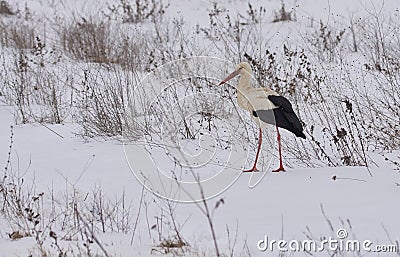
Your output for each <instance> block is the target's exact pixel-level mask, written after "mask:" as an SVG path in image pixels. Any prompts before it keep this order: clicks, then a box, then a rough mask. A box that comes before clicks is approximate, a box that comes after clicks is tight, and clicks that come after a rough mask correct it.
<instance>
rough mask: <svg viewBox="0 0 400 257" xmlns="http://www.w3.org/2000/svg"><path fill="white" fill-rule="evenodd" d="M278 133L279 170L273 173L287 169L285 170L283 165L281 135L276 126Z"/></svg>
mask: <svg viewBox="0 0 400 257" xmlns="http://www.w3.org/2000/svg"><path fill="white" fill-rule="evenodd" d="M276 132H277V133H278V151H279V168H277V169H276V170H273V171H272V172H279V171H285V168H283V163H282V148H281V134H280V133H279V129H278V126H276Z"/></svg>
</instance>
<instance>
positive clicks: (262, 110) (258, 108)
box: [218, 62, 306, 172]
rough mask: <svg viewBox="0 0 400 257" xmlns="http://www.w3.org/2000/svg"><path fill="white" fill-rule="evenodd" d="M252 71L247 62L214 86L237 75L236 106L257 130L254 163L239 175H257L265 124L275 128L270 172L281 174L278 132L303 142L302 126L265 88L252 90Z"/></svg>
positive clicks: (285, 101) (287, 105)
mask: <svg viewBox="0 0 400 257" xmlns="http://www.w3.org/2000/svg"><path fill="white" fill-rule="evenodd" d="M252 74H253V71H252V69H251V66H250V64H249V63H247V62H241V63H239V64H238V65H237V67H236V69H235V71H234V72H232V73H231V74H230V75H229V76H228V77H226V78H225V79H224V80H223V81H221V82H220V83H219V84H218V85H219V86H220V85H222V84H224V83H226V82H228V81H229V80H231V79H233V78H234V77H236V76H237V75H240V79H239V84H238V85H237V87H236V89H237V102H238V104H239V106H240V107H241V108H242V109H243V110H246V111H249V112H250V115H251V116H252V118H253V120H254V121H255V122H256V124H257V125H258V126H259V136H258V147H257V153H256V159H255V161H254V165H253V167H252V168H251V169H248V170H244V171H243V172H254V171H258V169H257V161H258V155H259V153H260V149H261V144H262V129H264V128H265V127H266V125H267V124H272V125H275V126H276V131H277V139H278V151H279V168H278V169H276V170H273V172H279V171H285V168H284V167H283V163H282V149H281V134H280V133H279V128H283V129H286V130H288V131H290V132H292V133H293V134H295V135H296V136H297V137H301V138H304V139H305V138H306V136H305V135H304V133H303V126H302V125H301V122H300V120H299V118H298V117H297V116H296V114H295V112H294V111H293V108H292V104H291V103H290V102H289V100H288V99H286V98H285V97H283V96H280V95H279V94H278V93H277V92H275V91H273V90H272V89H269V88H266V87H260V88H254V87H252V86H251V85H250V80H251V77H252Z"/></svg>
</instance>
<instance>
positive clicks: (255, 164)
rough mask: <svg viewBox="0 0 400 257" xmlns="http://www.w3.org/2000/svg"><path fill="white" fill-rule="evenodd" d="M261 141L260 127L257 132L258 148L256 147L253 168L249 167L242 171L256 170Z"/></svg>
mask: <svg viewBox="0 0 400 257" xmlns="http://www.w3.org/2000/svg"><path fill="white" fill-rule="evenodd" d="M261 143H262V130H261V128H260V132H259V136H258V148H257V154H256V160H255V161H254V165H253V168H251V169H249V170H244V171H243V172H253V171H258V169H257V161H258V155H259V154H260V150H261Z"/></svg>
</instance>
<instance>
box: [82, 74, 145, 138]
mask: <svg viewBox="0 0 400 257" xmlns="http://www.w3.org/2000/svg"><path fill="white" fill-rule="evenodd" d="M136 80H137V77H136V74H135V73H131V72H127V71H123V70H120V69H114V70H109V71H105V70H99V71H91V69H86V70H84V74H83V78H82V84H81V86H80V88H79V89H78V90H77V91H76V97H77V98H76V102H75V103H76V107H77V109H78V111H77V114H75V115H76V117H75V119H76V120H77V121H78V123H79V124H80V125H81V126H82V128H83V132H82V135H84V136H88V137H93V136H104V137H116V136H122V132H124V135H131V136H132V137H133V138H134V137H137V136H140V135H142V131H141V128H140V127H139V125H138V126H133V125H134V124H136V123H135V122H134V121H129V124H130V125H131V126H132V127H130V128H126V127H124V124H127V123H128V121H127V120H126V119H128V117H130V116H128V115H127V112H128V111H129V106H128V103H129V102H130V101H131V99H130V97H131V94H132V91H133V89H134V87H135V86H136V84H137V81H136ZM136 125H137V124H136Z"/></svg>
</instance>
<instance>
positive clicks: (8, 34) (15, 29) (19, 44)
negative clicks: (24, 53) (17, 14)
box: [0, 20, 36, 49]
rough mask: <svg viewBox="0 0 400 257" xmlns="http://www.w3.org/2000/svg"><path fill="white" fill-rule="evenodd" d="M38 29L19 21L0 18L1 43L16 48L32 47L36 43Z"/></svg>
mask: <svg viewBox="0 0 400 257" xmlns="http://www.w3.org/2000/svg"><path fill="white" fill-rule="evenodd" d="M35 39H36V31H35V29H34V27H33V26H31V25H28V24H27V23H25V22H23V21H20V20H17V21H7V22H6V21H2V20H0V44H1V45H2V46H3V47H12V48H15V49H30V48H31V47H33V46H34V45H35Z"/></svg>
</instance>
